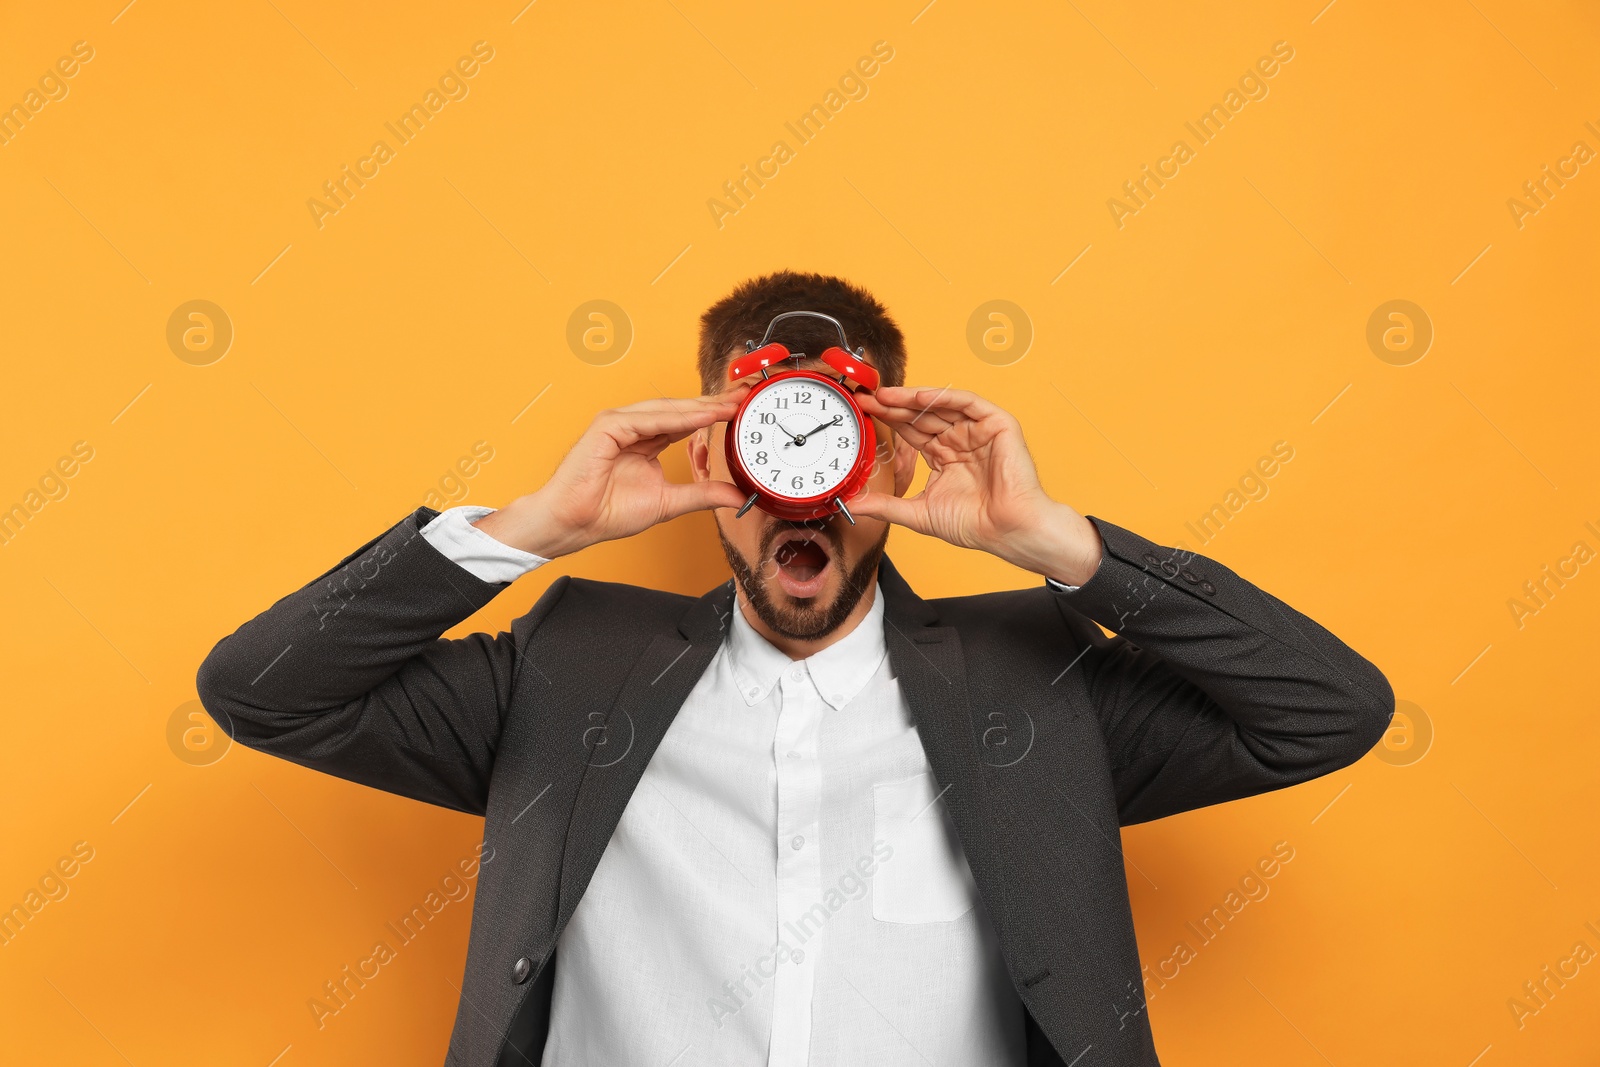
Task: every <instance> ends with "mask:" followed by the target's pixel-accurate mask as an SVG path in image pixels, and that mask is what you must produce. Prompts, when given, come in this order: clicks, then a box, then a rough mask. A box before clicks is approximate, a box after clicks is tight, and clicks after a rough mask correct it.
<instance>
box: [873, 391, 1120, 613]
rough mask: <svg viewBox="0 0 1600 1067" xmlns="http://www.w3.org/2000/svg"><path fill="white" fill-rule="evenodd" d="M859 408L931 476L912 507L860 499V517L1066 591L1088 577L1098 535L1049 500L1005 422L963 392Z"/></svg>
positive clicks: (1004, 416)
mask: <svg viewBox="0 0 1600 1067" xmlns="http://www.w3.org/2000/svg"><path fill="white" fill-rule="evenodd" d="M857 399H858V400H859V401H860V402H861V408H862V410H863V411H865V412H867V413H868V414H869V415H873V416H875V417H877V418H879V419H881V420H882V421H884V422H885V423H888V424H889V426H891V427H892V428H893V429H894V431H895V432H896V433H897V434H899V435H900V436H901V437H903V438H905V440H906V441H907V443H909V444H910V445H911V446H912V447H913V448H915V449H916V450H917V451H918V452H920V453H922V457H923V459H925V460H927V462H928V468H929V470H930V471H931V473H930V474H929V475H928V484H927V486H926V487H924V489H923V490H922V492H920V493H918V494H917V495H916V496H914V497H911V498H909V499H902V498H900V497H897V496H894V495H893V494H890V493H881V492H866V493H863V494H862V495H861V496H859V497H857V498H856V499H855V500H852V501H850V509H851V510H852V511H854V512H855V513H856V514H857V515H869V516H873V517H875V518H880V519H884V520H887V521H889V522H893V523H898V524H900V525H901V526H905V527H908V528H910V529H912V530H916V531H917V532H918V533H925V534H930V535H932V536H934V537H938V538H942V539H943V540H945V541H948V542H950V543H951V544H953V545H960V546H961V547H963V548H975V549H979V550H981V551H984V552H989V553H992V554H994V555H996V556H999V557H1000V558H1001V559H1003V560H1006V561H1007V562H1009V563H1014V564H1016V565H1017V566H1018V567H1022V568H1023V569H1025V570H1029V571H1032V572H1034V573H1035V574H1040V575H1044V576H1045V577H1047V578H1054V579H1056V580H1057V581H1060V582H1064V583H1066V584H1067V585H1082V584H1083V583H1084V582H1086V581H1088V580H1089V578H1090V577H1091V576H1093V574H1094V572H1095V570H1096V569H1097V568H1098V567H1099V566H1100V553H1101V550H1102V547H1101V543H1100V532H1099V531H1098V530H1096V529H1095V527H1094V524H1093V523H1091V522H1090V521H1089V520H1088V519H1086V518H1084V517H1083V516H1082V515H1080V514H1078V513H1077V512H1076V511H1074V510H1073V509H1072V508H1070V507H1068V506H1067V505H1065V504H1060V503H1057V502H1056V501H1054V500H1051V499H1050V497H1049V496H1048V495H1046V494H1045V491H1044V488H1043V487H1042V486H1040V484H1039V474H1038V471H1037V470H1035V469H1034V466H1033V457H1032V456H1030V455H1029V454H1028V446H1027V444H1026V443H1025V442H1024V441H1023V439H1022V427H1021V426H1020V425H1019V424H1018V423H1017V420H1016V419H1014V418H1013V417H1012V416H1011V415H1009V414H1008V413H1006V412H1005V411H1002V410H1001V409H1000V408H998V407H996V406H995V405H993V404H991V403H989V402H988V401H987V400H984V399H983V398H982V397H979V396H977V395H975V394H973V393H968V392H964V391H962V390H960V389H912V388H902V387H898V386H884V387H883V388H881V389H879V390H878V391H877V392H876V393H860V394H857Z"/></svg>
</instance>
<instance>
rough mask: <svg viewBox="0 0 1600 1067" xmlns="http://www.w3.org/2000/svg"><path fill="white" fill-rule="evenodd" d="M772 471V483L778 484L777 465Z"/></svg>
mask: <svg viewBox="0 0 1600 1067" xmlns="http://www.w3.org/2000/svg"><path fill="white" fill-rule="evenodd" d="M770 473H771V474H772V484H773V485H777V484H778V469H777V468H776V467H774V468H773V469H772V470H771V472H770Z"/></svg>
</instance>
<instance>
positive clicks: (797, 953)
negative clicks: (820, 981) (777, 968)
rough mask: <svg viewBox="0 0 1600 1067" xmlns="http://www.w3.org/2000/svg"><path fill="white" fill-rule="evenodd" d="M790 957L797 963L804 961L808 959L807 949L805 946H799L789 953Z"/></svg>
mask: <svg viewBox="0 0 1600 1067" xmlns="http://www.w3.org/2000/svg"><path fill="white" fill-rule="evenodd" d="M789 958H790V959H791V960H793V961H794V962H796V963H804V962H805V959H806V950H805V949H803V948H797V949H795V950H794V951H793V952H791V953H789Z"/></svg>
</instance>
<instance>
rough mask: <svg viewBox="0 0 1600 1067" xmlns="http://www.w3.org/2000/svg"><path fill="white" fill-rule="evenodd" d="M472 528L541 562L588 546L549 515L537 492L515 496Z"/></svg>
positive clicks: (479, 520)
mask: <svg viewBox="0 0 1600 1067" xmlns="http://www.w3.org/2000/svg"><path fill="white" fill-rule="evenodd" d="M472 525H474V526H476V527H477V528H478V529H480V530H482V531H483V532H484V533H486V534H488V535H489V536H490V537H492V538H494V539H495V540H496V541H499V542H500V543H501V544H503V545H510V546H511V547H512V548H516V549H521V550H522V551H523V552H530V553H532V554H533V555H535V556H542V557H544V558H545V559H556V558H558V557H561V556H568V555H571V554H572V553H574V552H577V551H578V550H579V549H582V548H586V547H587V546H588V542H586V541H583V540H582V539H581V536H580V535H579V534H578V531H575V530H573V529H571V528H570V527H567V526H565V525H564V524H562V523H561V522H560V521H559V520H558V519H556V518H555V517H554V516H552V515H551V513H550V509H549V508H548V507H546V506H545V504H544V501H542V500H541V499H540V498H539V494H538V493H530V494H529V495H527V496H520V497H517V499H515V500H513V501H512V502H511V503H509V504H507V505H506V506H505V507H503V508H500V509H499V510H497V511H492V512H490V513H489V514H487V515H485V516H484V517H483V518H481V519H478V520H477V521H475V522H474V523H473V524H472Z"/></svg>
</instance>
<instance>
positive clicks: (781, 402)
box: [772, 396, 789, 408]
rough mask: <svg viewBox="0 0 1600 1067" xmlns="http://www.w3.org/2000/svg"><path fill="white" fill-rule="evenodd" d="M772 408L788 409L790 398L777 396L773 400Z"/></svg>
mask: <svg viewBox="0 0 1600 1067" xmlns="http://www.w3.org/2000/svg"><path fill="white" fill-rule="evenodd" d="M772 406H773V407H775V408H788V406H789V398H788V397H786V396H775V397H773V398H772Z"/></svg>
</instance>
